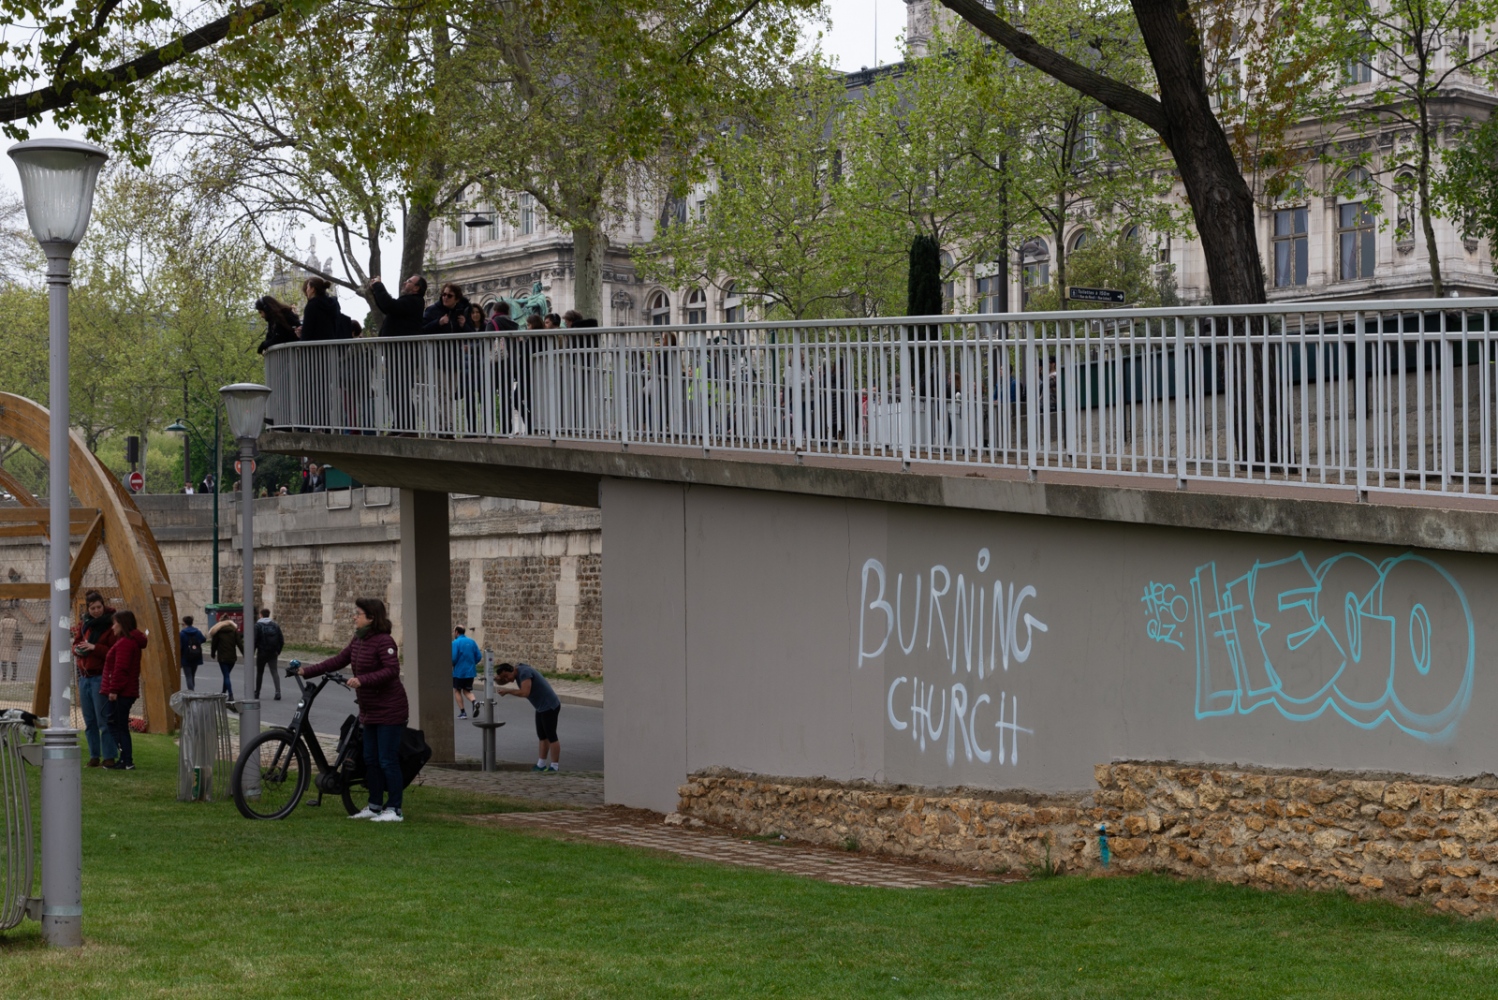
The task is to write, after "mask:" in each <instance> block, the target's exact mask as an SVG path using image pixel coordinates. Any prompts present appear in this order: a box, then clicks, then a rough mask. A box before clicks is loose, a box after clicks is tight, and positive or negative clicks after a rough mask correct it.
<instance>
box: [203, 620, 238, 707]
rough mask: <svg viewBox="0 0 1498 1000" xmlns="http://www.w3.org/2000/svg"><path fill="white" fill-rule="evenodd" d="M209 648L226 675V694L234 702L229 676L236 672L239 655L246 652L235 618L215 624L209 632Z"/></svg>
mask: <svg viewBox="0 0 1498 1000" xmlns="http://www.w3.org/2000/svg"><path fill="white" fill-rule="evenodd" d="M208 648H209V650H210V651H211V652H212V653H213V658H214V659H215V660H217V661H218V668H219V670H221V671H222V672H223V674H224V694H226V695H228V696H229V700H230V701H233V700H234V685H233V684H232V683H230V681H229V675H230V674H232V673H233V672H234V664H235V663H236V662H237V661H238V660H239V654H240V653H243V652H244V636H242V635H240V634H239V626H238V625H236V624H234V619H233V618H225V619H224V620H223V621H220V622H215V623H214V625H213V628H211V629H209V630H208Z"/></svg>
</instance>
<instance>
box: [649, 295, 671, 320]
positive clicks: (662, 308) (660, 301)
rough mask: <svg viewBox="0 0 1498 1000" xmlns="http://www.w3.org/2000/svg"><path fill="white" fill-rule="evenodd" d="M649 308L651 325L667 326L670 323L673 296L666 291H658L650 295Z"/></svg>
mask: <svg viewBox="0 0 1498 1000" xmlns="http://www.w3.org/2000/svg"><path fill="white" fill-rule="evenodd" d="M647 308H648V309H649V310H650V325H651V326H666V325H668V324H670V322H671V297H670V296H669V295H667V294H666V293H665V292H656V293H655V294H654V295H652V296H650V304H649V305H648V306H647Z"/></svg>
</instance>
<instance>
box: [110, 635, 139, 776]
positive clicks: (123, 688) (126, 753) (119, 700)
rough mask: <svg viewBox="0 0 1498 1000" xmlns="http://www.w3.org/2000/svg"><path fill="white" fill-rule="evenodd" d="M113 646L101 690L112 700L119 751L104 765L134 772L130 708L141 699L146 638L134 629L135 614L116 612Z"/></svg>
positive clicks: (113, 731)
mask: <svg viewBox="0 0 1498 1000" xmlns="http://www.w3.org/2000/svg"><path fill="white" fill-rule="evenodd" d="M112 629H113V632H114V643H113V645H111V646H110V647H109V653H108V655H106V656H105V658H104V683H103V684H102V685H101V686H100V690H101V691H102V692H103V693H104V696H105V697H106V698H108V699H109V733H110V735H111V736H113V737H114V742H115V745H116V746H118V747H119V748H120V755H119V759H118V760H116V761H115V762H114V763H113V764H107V765H105V766H106V767H108V768H109V769H110V770H112V771H133V770H135V753H134V748H133V747H132V746H131V741H130V706H131V705H134V704H135V699H137V698H139V697H140V654H141V651H142V650H144V649H145V648H146V636H145V633H143V632H141V630H140V629H138V628H136V627H135V612H133V611H116V612H115V613H114V625H113V627H112Z"/></svg>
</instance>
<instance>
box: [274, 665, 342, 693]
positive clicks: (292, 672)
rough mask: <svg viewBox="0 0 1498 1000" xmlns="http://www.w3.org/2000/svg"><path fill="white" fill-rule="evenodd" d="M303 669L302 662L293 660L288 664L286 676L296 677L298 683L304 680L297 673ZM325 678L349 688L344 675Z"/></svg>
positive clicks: (325, 675) (328, 675)
mask: <svg viewBox="0 0 1498 1000" xmlns="http://www.w3.org/2000/svg"><path fill="white" fill-rule="evenodd" d="M301 667H302V661H301V660H292V661H291V662H290V663H288V664H287V665H286V676H287V677H295V678H296V679H297V680H298V681H300V680H301V679H302V677H301V675H300V674H298V673H297V671H298V670H300V669H301ZM323 676H324V677H326V678H327V679H328V680H330V681H332V682H333V683H334V684H341V685H343V686H344V687H348V678H347V677H345V676H344V675H343V674H324V675H323Z"/></svg>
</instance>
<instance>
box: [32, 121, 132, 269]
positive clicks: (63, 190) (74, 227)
mask: <svg viewBox="0 0 1498 1000" xmlns="http://www.w3.org/2000/svg"><path fill="white" fill-rule="evenodd" d="M9 153H10V158H11V159H12V160H14V161H15V164H16V172H17V173H19V174H20V176H21V197H22V200H23V201H24V202H25V204H26V221H27V222H29V223H30V224H31V233H32V235H33V236H35V237H36V239H37V242H38V243H40V244H42V248H43V249H44V250H48V251H49V254H48V255H49V256H54V254H52V253H51V250H52V249H54V248H55V249H61V250H64V251H65V255H71V254H72V252H73V248H74V247H76V246H77V245H78V244H79V243H80V242H82V241H83V233H84V230H86V229H87V228H88V220H89V216H90V215H92V214H93V210H94V186H95V184H97V183H98V180H99V171H100V169H102V168H103V166H104V162H105V161H106V160H107V159H109V156H108V154H107V153H105V152H104V150H102V149H100V148H99V147H98V146H95V145H93V144H92V143H87V142H79V141H78V140H76V139H29V140H27V141H26V142H18V143H16V144H15V145H14V146H12V147H10V150H9Z"/></svg>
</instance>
